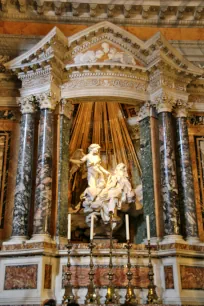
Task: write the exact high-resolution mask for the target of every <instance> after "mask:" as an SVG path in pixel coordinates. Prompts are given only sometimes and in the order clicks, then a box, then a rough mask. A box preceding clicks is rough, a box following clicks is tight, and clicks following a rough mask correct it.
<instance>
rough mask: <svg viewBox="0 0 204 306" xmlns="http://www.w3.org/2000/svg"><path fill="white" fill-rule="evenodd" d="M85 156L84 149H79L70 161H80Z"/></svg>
mask: <svg viewBox="0 0 204 306" xmlns="http://www.w3.org/2000/svg"><path fill="white" fill-rule="evenodd" d="M84 155H85V154H84V152H83V149H77V150H76V151H74V153H73V154H72V156H71V157H70V159H76V160H80V159H81V158H82V157H84Z"/></svg>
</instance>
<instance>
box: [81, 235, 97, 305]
mask: <svg viewBox="0 0 204 306" xmlns="http://www.w3.org/2000/svg"><path fill="white" fill-rule="evenodd" d="M94 247H95V244H94V243H93V240H90V243H89V249H90V271H89V280H90V282H89V286H88V292H87V295H86V301H85V304H89V305H90V304H92V305H93V304H100V296H99V295H98V294H97V292H96V288H95V285H94V275H95V271H94V263H93V248H94Z"/></svg>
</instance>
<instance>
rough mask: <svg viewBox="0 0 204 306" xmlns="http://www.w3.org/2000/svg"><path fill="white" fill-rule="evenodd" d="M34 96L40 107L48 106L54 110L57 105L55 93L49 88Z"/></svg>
mask: <svg viewBox="0 0 204 306" xmlns="http://www.w3.org/2000/svg"><path fill="white" fill-rule="evenodd" d="M36 98H37V100H38V102H39V107H40V109H45V108H48V109H51V110H54V109H55V107H56V105H57V98H56V94H55V93H53V92H52V91H50V90H48V91H46V92H43V93H40V94H37V95H36Z"/></svg>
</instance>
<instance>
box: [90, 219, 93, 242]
mask: <svg viewBox="0 0 204 306" xmlns="http://www.w3.org/2000/svg"><path fill="white" fill-rule="evenodd" d="M93 233H94V215H93V214H92V215H91V227H90V240H93Z"/></svg>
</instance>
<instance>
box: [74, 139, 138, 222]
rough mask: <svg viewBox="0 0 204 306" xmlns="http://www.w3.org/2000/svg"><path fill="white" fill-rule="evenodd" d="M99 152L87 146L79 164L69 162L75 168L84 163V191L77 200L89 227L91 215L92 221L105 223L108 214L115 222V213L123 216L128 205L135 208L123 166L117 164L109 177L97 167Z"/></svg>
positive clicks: (108, 174) (117, 219)
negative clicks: (85, 183)
mask: <svg viewBox="0 0 204 306" xmlns="http://www.w3.org/2000/svg"><path fill="white" fill-rule="evenodd" d="M99 149H100V146H99V145H98V144H91V145H90V146H89V148H88V150H89V153H88V154H86V155H84V154H83V155H81V156H82V157H81V159H80V160H77V159H73V158H72V159H70V161H71V162H72V163H73V164H74V165H77V166H78V167H80V165H82V164H83V163H85V162H86V166H87V172H88V178H87V180H88V187H87V188H86V189H85V191H84V192H83V193H82V194H81V196H80V199H81V204H82V207H83V209H84V213H85V214H86V223H87V224H90V219H91V214H94V215H95V219H96V220H98V221H100V220H101V219H102V220H103V222H104V223H107V222H108V221H109V212H110V211H112V212H113V214H114V217H113V220H114V221H118V222H119V221H121V219H120V217H119V216H118V214H117V211H118V210H120V211H123V212H127V211H128V210H129V208H130V204H131V203H135V206H136V193H135V191H134V190H133V189H132V186H131V184H130V181H129V178H128V173H127V167H126V165H125V164H123V163H120V164H118V165H117V166H116V168H115V171H114V173H113V174H110V173H109V172H108V171H107V170H106V169H104V168H103V167H102V166H101V158H100V154H99ZM105 176H107V178H106V179H105ZM115 225H116V224H115Z"/></svg>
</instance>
